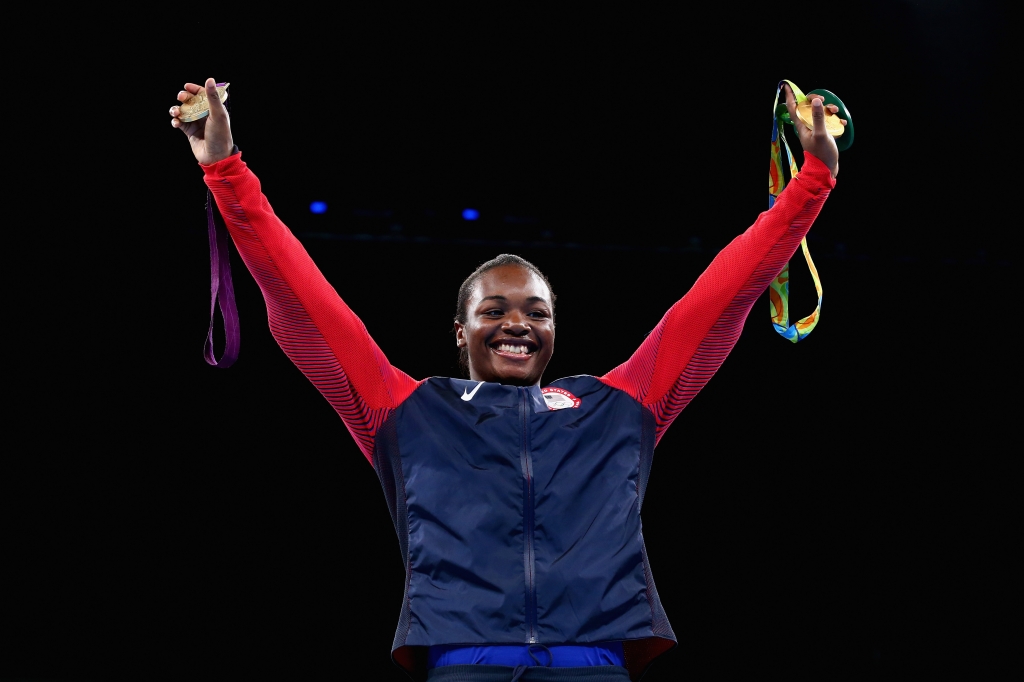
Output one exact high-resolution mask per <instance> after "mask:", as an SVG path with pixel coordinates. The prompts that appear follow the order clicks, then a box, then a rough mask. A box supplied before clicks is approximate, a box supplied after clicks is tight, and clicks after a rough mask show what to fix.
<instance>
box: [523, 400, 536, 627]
mask: <svg viewBox="0 0 1024 682" xmlns="http://www.w3.org/2000/svg"><path fill="white" fill-rule="evenodd" d="M528 394H529V389H522V388H520V389H519V418H520V420H521V422H522V434H521V436H520V447H519V462H520V464H521V465H522V467H523V547H524V552H523V568H524V570H525V572H526V627H527V631H528V633H529V640H528V643H529V644H535V643H536V642H537V585H536V580H535V578H534V553H533V552H534V550H533V523H534V520H533V457H532V455H531V454H530V449H529V447H528V445H527V443H528V441H529V425H530V422H529V418H530V413H529V410H528V409H527V408H528V397H529V395H528Z"/></svg>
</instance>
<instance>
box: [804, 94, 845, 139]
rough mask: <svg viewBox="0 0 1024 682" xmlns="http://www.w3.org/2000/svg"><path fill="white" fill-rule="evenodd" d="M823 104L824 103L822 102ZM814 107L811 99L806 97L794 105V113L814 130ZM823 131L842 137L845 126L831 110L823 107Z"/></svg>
mask: <svg viewBox="0 0 1024 682" xmlns="http://www.w3.org/2000/svg"><path fill="white" fill-rule="evenodd" d="M823 104H824V103H823ZM813 112H814V109H813V106H812V105H811V100H810V99H806V100H804V101H803V102H800V103H799V104H797V105H796V115H797V118H799V119H800V121H801V122H802V123H803V124H804V125H805V126H807V127H808V128H810V129H811V130H814V113H813ZM825 131H826V132H827V133H828V134H829V135H831V136H832V137H842V135H843V133H844V132H845V131H846V128H845V127H843V124H842V123H840V122H839V117H838V116H836V115H835V114H833V113H832V111H831V110H829V109H825Z"/></svg>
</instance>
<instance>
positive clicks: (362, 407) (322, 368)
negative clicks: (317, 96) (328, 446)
mask: <svg viewBox="0 0 1024 682" xmlns="http://www.w3.org/2000/svg"><path fill="white" fill-rule="evenodd" d="M203 171H204V172H205V173H206V185H207V186H208V187H209V188H210V191H211V192H212V193H213V196H214V198H215V199H216V201H217V206H218V208H220V212H221V215H222V216H224V222H225V223H226V224H227V228H228V231H229V232H230V233H231V237H232V238H233V240H234V242H235V246H237V247H238V251H239V253H241V255H242V260H243V261H245V265H246V266H247V267H248V268H249V272H251V273H252V275H253V277H255V278H256V282H257V283H258V284H259V286H260V289H261V290H262V291H263V297H264V299H266V302H267V317H268V318H269V320H270V331H271V333H272V334H273V335H274V338H275V339H276V340H277V343H278V344H279V345H280V346H281V348H282V349H283V350H284V352H285V353H286V354H287V355H288V357H289V358H291V360H292V362H294V363H295V365H296V366H297V367H298V368H299V369H300V370H301V371H302V373H303V374H305V375H306V377H307V378H308V379H309V380H310V381H312V382H313V384H314V385H315V386H316V387H317V388H318V389H319V390H320V393H322V394H323V396H324V397H325V398H327V400H328V402H330V403H331V405H332V406H333V407H334V409H335V410H336V411H337V413H338V414H339V415H340V416H341V418H342V420H344V422H345V426H346V427H348V430H349V433H351V434H352V437H353V438H355V440H356V443H357V444H358V445H359V449H360V450H362V452H363V454H364V455H365V456H366V458H367V459H368V460H370V462H371V463H372V462H373V440H374V436H375V435H376V432H377V429H378V428H379V427H380V425H381V424H382V423H383V422H384V420H385V419H387V416H388V414H389V413H390V412H391V410H393V409H395V408H396V407H398V405H399V404H401V402H402V401H403V400H405V399H406V398H407V397H409V395H410V394H411V393H412V392H413V391H414V390H416V387H417V386H419V384H420V383H422V382H417V381H415V380H414V379H412V378H411V377H409V376H408V375H407V374H405V373H404V372H401V371H400V370H398V369H395V368H394V367H392V366H391V363H389V362H388V360H387V358H386V357H384V353H383V352H381V350H380V348H378V347H377V344H376V343H374V341H373V339H372V338H370V335H369V334H368V333H367V331H366V327H364V326H363V323H362V322H361V321H360V320H359V318H358V317H356V315H355V313H353V312H352V310H351V309H350V308H349V307H348V306H347V305H345V302H344V301H342V300H341V297H340V296H338V293H337V292H336V291H335V290H334V288H333V287H332V286H331V285H330V284H328V283H327V280H326V279H324V276H323V275H322V274H321V273H320V270H319V269H318V268H317V267H316V265H315V264H314V263H313V261H312V259H311V258H310V257H309V254H307V253H306V250H305V249H304V248H302V244H300V243H299V240H298V239H296V238H295V236H294V235H293V234H292V233H291V231H290V230H289V229H288V228H287V227H286V226H285V225H284V223H282V222H281V221H280V219H278V217H277V216H276V215H274V211H273V209H272V208H271V207H270V203H269V202H268V201H267V198H266V197H265V196H263V193H262V192H261V191H260V182H259V180H258V179H257V178H256V176H255V175H253V173H252V171H250V170H249V167H248V166H246V164H245V162H244V161H242V157H241V154H240V153H236V154H234V155H232V156H230V157H228V158H227V159H224V160H223V161H219V162H217V163H215V164H211V165H209V166H203Z"/></svg>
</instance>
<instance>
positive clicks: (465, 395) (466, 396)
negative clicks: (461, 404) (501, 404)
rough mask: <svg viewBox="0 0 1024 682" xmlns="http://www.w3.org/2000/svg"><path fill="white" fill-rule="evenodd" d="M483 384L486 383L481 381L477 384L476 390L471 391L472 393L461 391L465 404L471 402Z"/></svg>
mask: <svg viewBox="0 0 1024 682" xmlns="http://www.w3.org/2000/svg"><path fill="white" fill-rule="evenodd" d="M485 383H486V382H484V381H481V382H480V383H479V384H477V385H476V388H474V389H473V392H472V393H466V389H462V399H463V400H465V401H466V402H469V401H470V400H472V399H473V396H475V395H476V392H477V391H479V390H480V387H481V386H483V385H484V384H485Z"/></svg>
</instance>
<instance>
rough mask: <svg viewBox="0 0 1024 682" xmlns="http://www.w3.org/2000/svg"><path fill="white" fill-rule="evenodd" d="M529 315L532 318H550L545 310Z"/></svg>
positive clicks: (535, 311)
mask: <svg viewBox="0 0 1024 682" xmlns="http://www.w3.org/2000/svg"><path fill="white" fill-rule="evenodd" d="M529 315H530V317H536V318H538V319H539V318H544V317H547V316H548V314H547V313H546V312H544V311H543V310H534V311H532V312H531V313H529Z"/></svg>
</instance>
